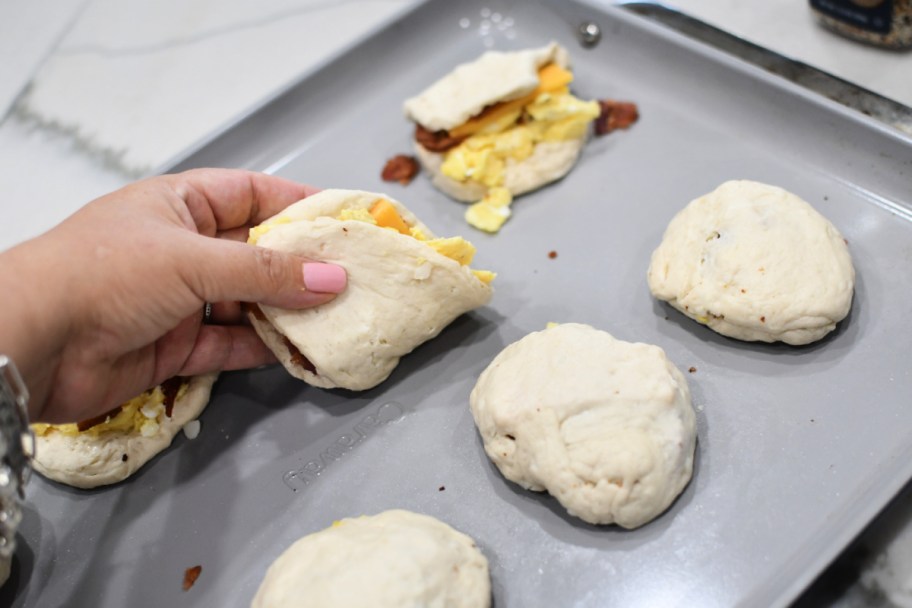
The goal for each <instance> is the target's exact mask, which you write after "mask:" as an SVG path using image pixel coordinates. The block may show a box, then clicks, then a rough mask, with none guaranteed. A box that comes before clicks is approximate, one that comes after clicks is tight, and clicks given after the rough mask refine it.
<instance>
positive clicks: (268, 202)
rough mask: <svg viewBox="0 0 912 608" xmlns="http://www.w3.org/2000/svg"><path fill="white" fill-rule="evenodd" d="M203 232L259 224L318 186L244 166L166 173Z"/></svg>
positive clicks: (314, 191) (313, 191)
mask: <svg viewBox="0 0 912 608" xmlns="http://www.w3.org/2000/svg"><path fill="white" fill-rule="evenodd" d="M164 178H165V179H167V180H168V181H169V183H170V185H171V187H172V189H173V190H174V192H175V193H176V194H177V196H179V197H180V198H181V199H182V200H183V201H184V203H185V204H186V205H187V210H188V211H189V212H190V214H191V216H192V217H193V221H194V222H195V223H196V226H197V229H198V230H199V232H200V233H201V234H205V235H208V236H214V235H215V234H216V233H218V232H223V231H226V230H232V229H235V228H242V227H244V226H252V225H255V224H259V223H260V222H262V221H263V220H266V219H267V218H270V217H272V216H273V215H275V214H276V213H278V212H279V211H281V210H282V209H284V208H285V207H287V206H288V205H290V204H292V203H295V202H297V201H299V200H301V199H303V198H307V197H308V196H310V195H312V194H315V193H316V192H319V189H318V188H314V187H313V186H307V185H305V184H299V183H297V182H293V181H291V180H288V179H285V178H282V177H277V176H275V175H267V174H266V173H257V172H255V171H245V170H242V169H191V170H190V171H185V172H183V173H177V174H173V175H166V176H164Z"/></svg>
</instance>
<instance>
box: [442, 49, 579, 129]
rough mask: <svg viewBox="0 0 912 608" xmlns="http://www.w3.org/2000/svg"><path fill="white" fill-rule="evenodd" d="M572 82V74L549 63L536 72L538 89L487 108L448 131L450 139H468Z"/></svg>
mask: <svg viewBox="0 0 912 608" xmlns="http://www.w3.org/2000/svg"><path fill="white" fill-rule="evenodd" d="M572 81H573V74H572V73H571V72H569V71H568V70H565V69H564V68H562V67H560V66H559V65H557V64H556V63H549V64H548V65H546V66H543V67H542V68H541V69H540V70H538V88H536V89H535V90H534V91H532V92H531V93H529V94H527V95H524V96H522V97H520V98H518V99H512V100H510V101H502V102H500V103H497V104H494V105H493V106H488V107H487V108H485V109H484V110H483V111H482V112H481V114H479V115H477V116H473V117H472V118H470V119H469V120H467V121H466V122H465V123H463V124H461V125H459V126H458V127H454V128H452V129H450V135H451V136H452V137H468V136H469V135H473V134H474V133H478V132H479V131H481V130H482V129H483V128H485V127H486V126H488V125H490V124H492V123H494V122H496V121H497V120H499V119H501V118H503V117H504V116H506V115H507V114H509V113H510V112H516V111H518V110H521V109H522V108H523V107H525V106H527V105H529V104H530V103H532V102H533V101H535V99H536V98H537V97H538V96H539V95H541V94H542V93H548V92H551V91H556V90H558V89H561V88H563V87H565V86H567V85H568V84H570V83H571V82H572Z"/></svg>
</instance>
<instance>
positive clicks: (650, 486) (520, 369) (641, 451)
mask: <svg viewBox="0 0 912 608" xmlns="http://www.w3.org/2000/svg"><path fill="white" fill-rule="evenodd" d="M470 406H471V410H472V415H473V416H474V418H475V424H476V425H477V427H478V431H479V433H480V435H481V438H482V440H483V442H484V449H485V452H486V453H487V455H488V457H490V458H491V460H492V461H493V462H494V464H495V465H496V466H497V468H498V469H499V470H500V472H501V473H502V474H503V475H504V477H506V478H507V479H509V480H511V481H514V482H516V483H518V484H519V485H521V486H522V487H524V488H526V489H529V490H535V491H544V490H547V491H548V492H549V493H550V494H551V495H553V496H554V497H555V498H557V500H558V501H560V503H561V504H562V505H563V506H564V507H565V508H566V509H567V511H568V512H569V513H570V514H571V515H574V516H576V517H579V518H580V519H582V520H584V521H586V522H589V523H591V524H612V523H616V524H618V525H620V526H622V527H624V528H636V527H638V526H642V525H643V524H645V523H647V522H649V521H650V520H652V519H653V518H655V517H657V516H658V515H659V514H661V513H662V512H663V511H664V510H665V509H666V508H668V506H669V505H670V504H671V503H672V501H674V499H675V497H676V496H677V495H678V494H679V493H680V492H681V491H682V490H683V489H684V487H685V486H686V485H687V483H688V481H689V480H690V477H691V471H692V468H693V455H694V448H695V444H696V421H695V415H694V411H693V408H692V407H691V403H690V391H689V389H688V387H687V381H686V380H685V379H684V376H683V375H682V374H681V372H680V371H678V369H677V368H676V367H675V366H674V364H672V363H671V362H670V361H669V360H668V359H667V357H666V356H665V353H664V352H663V351H662V349H661V348H659V347H658V346H652V345H648V344H640V343H630V342H623V341H621V340H617V339H615V338H613V337H612V336H611V335H610V334H608V333H606V332H604V331H600V330H597V329H595V328H593V327H591V326H589V325H583V324H578V323H567V324H561V325H556V326H553V327H550V328H549V329H546V330H544V331H539V332H534V333H531V334H529V335H527V336H525V337H524V338H522V339H521V340H519V341H518V342H514V343H513V344H511V345H509V346H507V347H506V348H505V349H504V350H503V351H501V353H500V354H498V355H497V357H495V359H494V360H493V361H492V362H491V364H490V365H489V366H488V367H487V369H485V371H484V372H482V374H481V376H480V377H479V379H478V382H477V383H476V385H475V388H474V389H473V390H472V393H471V396H470Z"/></svg>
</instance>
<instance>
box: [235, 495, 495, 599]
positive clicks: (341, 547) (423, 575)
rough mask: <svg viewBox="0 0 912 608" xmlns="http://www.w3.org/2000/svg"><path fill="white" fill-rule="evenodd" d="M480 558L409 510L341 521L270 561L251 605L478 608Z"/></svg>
mask: <svg viewBox="0 0 912 608" xmlns="http://www.w3.org/2000/svg"><path fill="white" fill-rule="evenodd" d="M490 604H491V582H490V578H489V575H488V560H487V559H485V556H484V555H482V553H481V551H479V550H478V548H477V547H476V546H475V542H474V541H473V540H472V539H471V538H469V537H468V536H466V535H465V534H462V533H461V532H457V531H456V530H454V529H453V528H451V527H450V526H448V525H446V524H445V523H443V522H441V521H438V520H437V519H434V518H433V517H429V516H427V515H419V514H417V513H411V512H409V511H402V510H392V511H385V512H383V513H380V514H379V515H374V516H370V517H367V516H365V517H356V518H351V519H343V520H342V521H339V522H336V523H334V524H333V525H332V527H330V528H327V529H325V530H322V531H320V532H316V533H314V534H310V535H308V536H305V537H304V538H302V539H300V540H298V541H297V542H295V543H294V544H293V545H292V546H291V547H289V548H288V549H287V550H286V551H285V552H284V553H283V554H282V555H280V556H279V558H278V559H276V561H275V562H273V564H272V565H271V566H270V567H269V570H268V571H267V572H266V577H265V578H264V579H263V582H262V583H261V585H260V588H259V590H258V591H257V594H256V596H255V597H254V598H253V603H252V605H251V606H252V608H292V607H303V606H308V607H312V608H318V607H323V606H325V607H327V608H338V607H339V606H345V607H346V608H358V607H360V606H363V607H365V608H368V607H370V608H385V607H389V608H399V607H401V606H437V607H439V608H462V607H464V608H485V607H487V606H490Z"/></svg>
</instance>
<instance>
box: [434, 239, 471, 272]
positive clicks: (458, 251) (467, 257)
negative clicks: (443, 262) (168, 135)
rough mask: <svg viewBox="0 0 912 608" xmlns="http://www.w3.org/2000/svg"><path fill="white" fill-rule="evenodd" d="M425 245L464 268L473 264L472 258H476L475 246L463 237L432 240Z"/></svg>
mask: <svg viewBox="0 0 912 608" xmlns="http://www.w3.org/2000/svg"><path fill="white" fill-rule="evenodd" d="M425 244H426V245H427V246H428V247H431V248H432V249H433V250H434V251H436V252H437V253H439V254H441V255H445V256H446V257H448V258H450V259H451V260H455V261H457V262H459V263H460V264H461V265H463V266H468V265H469V264H471V263H472V258H474V257H475V251H476V249H475V246H474V245H472V243H470V242H468V241H467V240H465V239H464V238H462V237H461V236H452V237H449V238H445V239H432V240H430V241H425Z"/></svg>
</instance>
